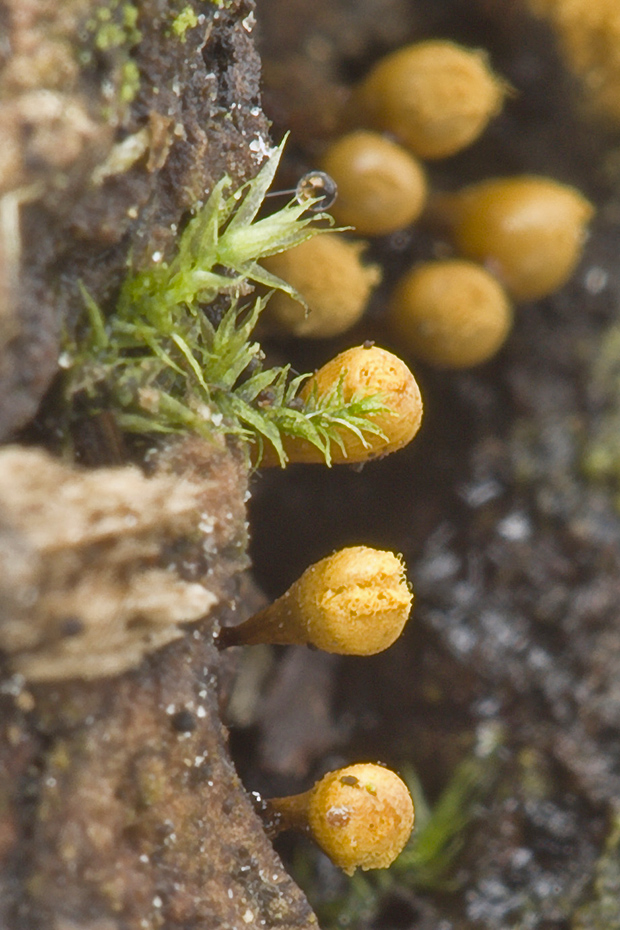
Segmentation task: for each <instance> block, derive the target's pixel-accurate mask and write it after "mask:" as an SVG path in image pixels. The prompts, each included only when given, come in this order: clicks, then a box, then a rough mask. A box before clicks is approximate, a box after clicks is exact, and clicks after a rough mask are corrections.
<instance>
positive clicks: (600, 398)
mask: <svg viewBox="0 0 620 930" xmlns="http://www.w3.org/2000/svg"><path fill="white" fill-rule="evenodd" d="M589 388H590V393H591V396H592V397H593V398H594V400H595V403H596V407H597V408H598V410H599V411H600V412H599V413H598V415H597V416H596V417H595V419H594V425H593V428H592V430H591V434H590V436H589V437H588V440H587V442H586V444H585V446H584V449H583V458H582V464H583V468H584V471H585V474H586V476H587V477H588V478H589V479H590V480H591V481H598V482H602V483H605V484H608V485H610V486H611V487H613V488H615V489H618V488H620V326H617V325H615V326H612V327H610V329H609V330H608V331H607V332H606V333H605V335H604V336H603V338H602V340H601V342H600V345H599V346H598V347H597V351H596V353H595V356H594V364H593V368H592V372H591V381H590V385H589ZM617 503H618V507H619V509H620V497H619V498H618V501H617Z"/></svg>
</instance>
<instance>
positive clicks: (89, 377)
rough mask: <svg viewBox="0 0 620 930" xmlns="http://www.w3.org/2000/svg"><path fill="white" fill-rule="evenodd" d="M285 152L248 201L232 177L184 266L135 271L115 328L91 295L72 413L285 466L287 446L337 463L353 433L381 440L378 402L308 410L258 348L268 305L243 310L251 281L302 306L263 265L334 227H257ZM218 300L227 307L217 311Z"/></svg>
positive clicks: (295, 386)
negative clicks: (269, 448)
mask: <svg viewBox="0 0 620 930" xmlns="http://www.w3.org/2000/svg"><path fill="white" fill-rule="evenodd" d="M281 152H282V146H281V147H280V148H279V149H277V150H276V151H275V152H274V153H273V155H272V156H271V158H269V159H268V160H267V161H266V162H265V164H264V165H263V167H262V168H261V170H260V171H259V173H258V174H257V176H256V177H255V178H254V179H253V180H252V181H250V182H249V183H248V184H246V185H244V186H243V187H242V188H241V189H240V190H236V191H232V190H231V185H230V181H229V180H228V178H223V179H222V180H221V181H220V182H219V183H218V184H217V185H216V186H215V188H214V190H213V191H212V193H211V195H210V197H209V199H208V200H207V202H206V203H205V204H204V205H203V206H201V207H200V209H199V210H198V211H197V213H196V215H195V216H194V218H193V219H192V220H191V221H190V222H189V224H188V225H187V227H186V229H185V231H184V232H183V234H182V236H181V238H180V240H179V245H178V251H177V253H176V255H175V256H174V258H173V259H172V260H171V261H170V262H166V261H163V256H162V255H161V254H159V253H157V254H155V255H154V256H153V263H152V265H151V266H150V267H148V268H146V269H144V270H139V269H138V270H135V271H132V272H131V273H130V274H129V275H128V277H127V279H126V280H125V282H124V284H123V286H122V288H121V292H120V297H119V300H118V303H117V305H116V307H115V309H114V311H113V312H112V313H111V314H110V316H109V317H108V318H107V319H105V318H104V316H103V314H102V312H101V310H100V308H99V307H98V306H97V305H96V304H95V302H94V301H93V300H92V299H91V298H90V297H89V295H88V294H85V295H84V296H85V302H86V309H87V313H88V321H87V324H86V325H85V327H84V328H83V331H82V332H81V334H80V335H79V338H78V339H77V340H74V341H71V342H69V343H68V344H67V347H66V353H65V360H66V362H65V363H66V367H67V368H68V376H67V382H66V397H67V400H68V401H69V404H70V405H72V404H73V402H74V400H75V399H79V403H80V408H81V410H82V411H83V410H84V409H86V410H87V411H88V412H89V413H90V414H96V413H99V412H102V411H104V410H105V411H110V412H112V413H113V415H114V417H115V420H116V422H117V424H118V426H119V427H120V428H121V429H122V430H125V431H127V432H138V433H184V432H187V431H192V432H196V433H198V434H200V435H203V436H205V437H207V438H210V439H212V440H213V441H215V442H222V441H223V439H224V438H225V437H226V436H228V435H230V436H236V437H237V438H238V439H240V440H243V441H245V442H247V443H254V444H256V445H258V447H259V448H258V451H257V454H256V455H255V456H254V458H257V457H258V458H260V454H261V448H262V444H263V442H264V441H268V442H270V443H271V444H272V445H273V446H274V448H275V449H276V451H277V453H278V455H279V458H280V462H281V464H282V465H284V464H285V462H286V455H285V452H284V448H283V444H282V436H283V435H287V436H293V437H297V438H301V439H305V440H307V441H308V442H310V443H312V444H313V445H315V446H316V447H317V448H319V449H320V450H321V451H322V453H323V455H324V456H325V460H326V461H327V463H328V464H329V463H330V454H331V448H332V444H333V443H335V444H337V445H340V444H341V443H342V438H341V435H342V433H343V431H345V430H349V431H352V432H353V433H355V434H356V435H357V436H358V437H359V438H360V439H362V441H364V438H365V434H367V435H369V434H375V435H377V434H378V435H383V434H382V433H381V430H380V429H379V428H378V427H377V426H376V425H375V424H374V423H373V421H372V419H371V417H372V416H374V415H376V414H379V413H382V412H383V413H384V412H385V410H386V408H385V406H384V405H383V403H382V401H381V398H380V397H379V396H376V395H374V396H370V397H369V396H362V397H353V398H352V399H351V400H350V401H346V402H345V400H344V397H343V393H342V387H341V385H340V384H339V385H337V386H336V387H335V388H334V390H333V391H332V392H331V393H330V394H329V395H321V396H320V397H318V396H316V395H315V394H314V395H310V396H309V397H308V398H307V399H305V400H303V401H302V400H301V398H300V397H299V396H298V392H299V389H300V386H301V384H302V382H303V381H304V380H305V379H306V378H307V377H309V376H308V375H302V376H298V377H295V378H291V377H290V368H289V366H288V365H287V366H284V367H278V368H267V369H265V368H264V367H263V361H264V354H263V352H262V350H261V347H260V345H259V344H258V343H257V342H255V341H253V339H252V332H253V330H254V327H255V326H256V323H257V322H258V319H259V317H260V314H261V312H262V310H263V308H264V306H265V304H266V302H267V298H261V299H259V300H256V301H255V302H254V303H253V304H250V305H248V304H243V303H241V298H242V297H243V296H245V295H247V294H248V293H250V292H251V290H252V287H251V285H250V282H257V283H260V284H262V285H264V286H266V287H267V288H279V289H281V290H284V291H286V292H287V293H288V294H290V295H291V296H293V297H297V298H299V295H297V294H296V292H295V291H294V289H293V288H292V287H291V286H290V285H289V284H286V283H285V282H284V281H281V280H280V279H279V278H277V277H275V276H274V275H272V274H270V273H269V272H267V271H266V270H265V269H264V268H263V267H262V266H261V265H260V264H259V263H258V260H259V259H260V258H261V257H263V256H266V255H272V254H274V253H276V252H281V251H284V250H285V249H287V248H292V247H293V246H295V245H298V244H299V243H301V242H303V241H304V240H305V239H307V238H309V237H310V236H313V235H316V234H317V233H320V232H322V231H324V230H325V229H326V228H327V227H326V226H325V221H327V220H330V218H329V217H326V216H325V215H318V216H316V215H312V214H309V213H308V212H307V205H303V206H302V205H300V204H298V203H296V202H295V201H293V202H291V203H289V204H287V205H286V206H285V207H283V208H282V209H281V210H279V211H278V212H277V213H274V214H271V215H268V216H265V217H263V218H262V219H256V217H257V214H258V212H259V210H260V208H261V206H262V203H263V199H264V196H265V193H266V191H267V189H268V188H269V186H270V184H271V182H272V180H273V177H274V174H275V171H276V168H277V165H278V162H279V159H280V155H281ZM321 221H323V225H319V223H321ZM216 299H218V300H219V301H220V302H221V301H222V299H224V302H225V303H224V306H223V307H220V309H219V310H218V311H217V312H215V311H213V310H211V311H209V309H208V305H210V304H212V302H213V301H215V300H216ZM226 305H227V306H226Z"/></svg>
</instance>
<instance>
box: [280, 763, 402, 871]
mask: <svg viewBox="0 0 620 930" xmlns="http://www.w3.org/2000/svg"><path fill="white" fill-rule="evenodd" d="M267 804H268V806H269V808H270V809H271V810H270V813H272V814H275V815H276V817H278V818H279V823H278V824H277V827H276V829H288V828H297V829H302V830H305V831H306V832H308V833H309V834H310V835H311V836H312V837H313V839H314V840H315V841H316V843H318V845H319V846H320V847H321V849H322V850H323V851H324V852H325V853H326V854H327V855H328V856H329V858H330V859H331V860H332V862H334V863H335V865H337V866H339V867H340V868H341V869H342V870H343V871H344V872H346V874H347V875H353V873H354V872H355V870H356V869H358V868H359V869H363V870H364V871H366V870H367V869H387V868H388V866H390V865H391V864H392V862H393V861H394V859H396V857H397V856H398V855H399V853H401V852H402V850H403V848H404V847H405V845H406V843H407V841H408V839H409V837H410V836H411V831H412V829H413V821H414V808H413V801H412V800H411V795H410V794H409V791H408V789H407V786H406V785H405V783H404V782H403V781H402V779H400V778H399V777H398V775H396V774H395V773H394V772H391V771H390V770H389V769H386V768H383V767H382V766H380V765H373V764H371V763H359V764H357V765H349V766H347V767H346V768H344V769H339V770H338V771H336V772H329V773H328V774H327V775H325V776H324V777H323V778H322V779H321V780H320V781H318V782H317V783H316V785H315V786H314V788H311V789H310V791H306V792H305V793H304V794H299V795H294V796H293V797H290V798H275V799H272V800H271V801H268V802H267Z"/></svg>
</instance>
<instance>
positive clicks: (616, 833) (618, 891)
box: [571, 810, 620, 930]
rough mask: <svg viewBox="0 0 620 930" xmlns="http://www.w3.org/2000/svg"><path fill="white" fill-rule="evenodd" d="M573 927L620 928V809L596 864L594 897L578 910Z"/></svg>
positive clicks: (573, 929) (574, 929) (576, 929)
mask: <svg viewBox="0 0 620 930" xmlns="http://www.w3.org/2000/svg"><path fill="white" fill-rule="evenodd" d="M571 930H620V811H619V810H616V811H615V812H614V815H613V818H612V823H611V829H610V831H609V835H608V837H607V841H606V843H605V847H604V849H603V853H602V855H601V857H600V859H599V860H598V862H597V864H596V871H595V878H594V884H593V887H592V895H591V900H590V901H589V902H588V903H587V904H584V905H583V906H582V907H580V908H579V910H578V911H577V912H576V914H575V916H574V918H573V920H572V923H571Z"/></svg>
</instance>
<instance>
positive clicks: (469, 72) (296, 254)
mask: <svg viewBox="0 0 620 930" xmlns="http://www.w3.org/2000/svg"><path fill="white" fill-rule="evenodd" d="M508 91H509V88H508V86H507V84H506V83H505V82H504V81H502V80H501V79H500V78H498V77H497V76H496V75H495V74H494V73H493V71H492V70H491V69H490V67H489V64H488V61H487V58H486V56H485V55H484V53H482V52H479V51H474V50H470V49H466V48H462V47H460V46H458V45H455V44H454V43H452V42H447V41H441V40H431V41H426V42H419V43H415V44H412V45H407V46H405V47H404V48H400V49H398V50H396V51H394V52H392V53H391V54H388V55H386V56H385V57H384V58H382V59H381V60H380V61H378V62H377V63H376V64H375V65H374V67H373V68H372V69H371V70H370V72H369V73H368V74H367V75H366V77H365V78H364V79H363V80H362V81H361V83H360V84H359V86H358V87H356V88H354V90H353V92H352V95H351V99H350V101H349V104H348V107H347V114H346V117H343V121H344V122H348V123H349V125H350V127H351V124H353V126H352V127H351V128H350V129H349V131H348V132H347V133H346V134H345V135H343V136H341V137H340V138H338V139H336V140H335V141H333V142H332V143H331V144H330V145H329V146H328V147H327V149H326V150H325V152H324V154H323V158H322V162H321V165H320V167H321V168H322V169H324V170H325V172H327V173H328V174H329V175H330V176H331V177H332V178H333V180H334V181H335V182H336V184H337V186H338V197H337V199H336V201H335V203H334V205H333V207H332V208H331V212H332V213H333V216H334V218H335V219H336V221H337V222H339V223H342V224H344V225H346V226H351V227H353V228H354V229H355V230H357V231H358V232H359V233H361V234H362V235H365V236H384V235H387V234H390V233H393V232H396V231H398V230H401V229H403V228H405V227H407V226H409V225H410V224H411V223H413V222H414V221H415V220H416V219H417V218H418V217H419V216H420V214H421V213H422V212H423V211H425V215H426V216H427V217H428V218H429V219H430V220H431V221H432V220H440V221H441V224H442V226H443V232H444V233H447V235H448V237H449V238H450V240H451V242H452V247H453V249H454V252H455V257H454V258H452V259H450V260H436V261H429V262H423V263H419V264H417V265H415V266H414V267H413V268H411V269H409V270H408V271H406V272H405V274H404V275H403V277H402V279H401V280H400V281H397V282H396V284H395V286H394V287H393V289H392V295H391V298H390V299H389V305H388V308H387V313H386V318H385V319H386V325H387V327H388V328H389V330H390V333H391V335H392V337H393V338H394V339H395V340H396V341H397V343H398V345H400V346H402V348H403V351H404V352H406V353H410V354H411V355H413V356H414V357H416V358H420V359H422V360H423V361H425V362H427V363H429V364H431V365H436V366H438V367H444V368H465V367H469V366H472V365H476V364H479V363H481V362H484V361H486V360H487V359H489V358H490V357H492V356H493V355H494V354H495V353H496V352H497V351H498V349H499V348H500V347H501V346H502V344H503V342H504V340H505V339H506V336H507V335H508V333H509V331H510V328H511V325H512V319H513V310H512V301H513V300H515V301H521V300H533V299H537V298H540V297H543V296H546V295H548V294H550V293H552V292H553V291H555V290H556V289H557V288H559V287H561V286H562V285H563V284H564V283H565V282H566V281H567V280H568V278H569V277H570V275H571V273H572V272H573V270H574V268H575V266H576V264H577V262H578V260H579V257H580V255H581V248H582V243H583V241H584V237H585V230H586V226H587V223H588V221H589V219H590V218H591V216H592V206H591V205H590V204H589V203H588V201H587V200H586V199H585V198H584V197H583V196H582V195H581V194H580V193H579V191H577V190H575V189H574V188H572V187H568V186H566V185H564V184H560V183H558V182H556V181H554V180H552V179H551V178H547V177H539V176H529V175H519V176H516V177H508V178H495V179H488V180H484V181H482V182H480V183H477V184H473V185H471V186H469V187H467V188H465V189H464V190H461V191H458V192H456V193H452V194H449V195H447V194H446V195H444V194H438V193H432V192H431V193H430V194H429V192H428V186H427V183H426V175H425V170H424V167H423V165H422V163H421V161H420V159H424V160H433V159H438V158H444V157H446V156H449V155H453V154H455V153H456V152H458V151H460V150H461V149H463V148H464V147H465V146H467V145H469V144H471V143H472V142H473V141H475V140H476V139H477V138H478V137H479V135H480V134H481V133H482V132H483V130H484V129H485V128H486V126H487V124H488V122H489V120H490V119H492V118H493V117H494V116H495V115H496V114H497V113H499V111H500V110H501V107H502V104H503V100H504V97H505V96H506V94H507V92H508ZM344 249H348V250H349V251H348V255H347V259H346V261H344V260H343V258H342V256H341V254H340V253H341V252H343V250H344ZM363 249H364V243H363V242H359V241H358V242H355V243H350V242H347V244H346V246H344V245H343V243H342V242H341V241H340V239H339V238H338V235H337V234H334V233H329V234H327V235H325V236H321V237H317V238H316V239H312V240H310V241H309V242H306V243H303V244H302V245H300V246H298V247H297V248H295V249H292V250H291V251H290V252H287V253H284V254H282V255H275V256H272V257H271V258H270V259H268V260H267V265H268V268H269V270H270V271H272V272H274V273H275V274H277V275H278V276H280V277H282V278H284V279H285V280H286V281H288V282H290V283H291V284H292V285H293V286H294V287H296V288H297V290H298V291H299V293H300V294H301V295H302V297H303V298H304V299H305V301H306V303H307V305H308V307H309V310H310V312H309V313H306V311H305V309H304V308H303V307H302V306H301V305H299V304H296V303H295V302H294V301H293V300H292V298H290V297H288V296H286V295H278V297H277V299H275V300H274V301H273V302H272V305H271V310H270V313H271V317H272V320H273V322H274V325H277V326H278V327H279V328H280V331H282V332H286V333H290V334H293V335H296V336H304V337H312V338H326V337H330V336H333V335H336V334H338V333H341V332H343V331H345V330H347V329H348V328H350V327H351V326H352V325H353V324H354V323H355V322H357V321H358V320H359V319H360V318H361V316H362V314H363V312H364V309H365V307H366V304H367V301H368V297H369V295H370V292H371V290H372V288H373V287H374V285H375V284H376V283H377V281H378V279H379V276H380V270H379V269H378V268H377V267H376V266H371V267H367V266H364V265H363V264H362V262H361V260H360V256H361V253H362V252H363ZM341 268H342V271H341V270H340V269H341Z"/></svg>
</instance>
